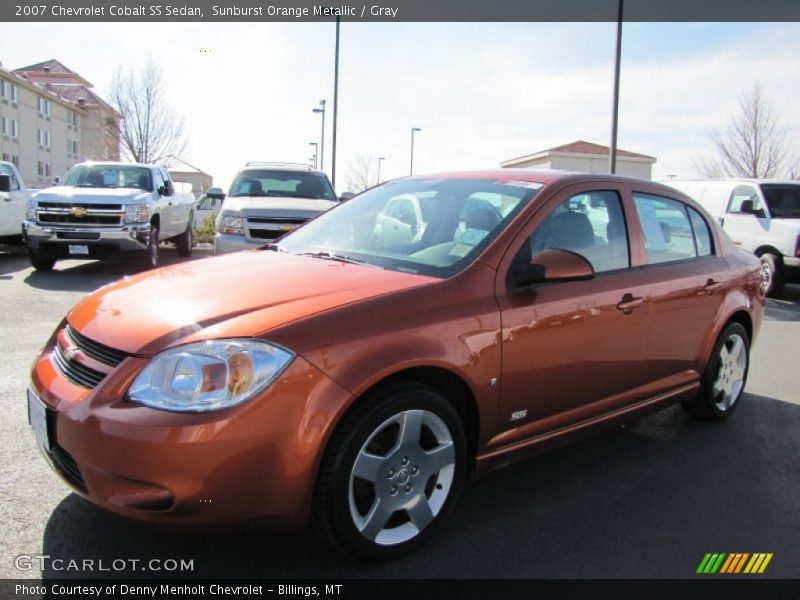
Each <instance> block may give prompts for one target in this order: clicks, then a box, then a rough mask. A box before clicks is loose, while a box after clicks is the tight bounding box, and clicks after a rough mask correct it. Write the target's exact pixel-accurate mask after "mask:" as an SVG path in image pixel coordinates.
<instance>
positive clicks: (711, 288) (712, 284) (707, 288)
mask: <svg viewBox="0 0 800 600" xmlns="http://www.w3.org/2000/svg"><path fill="white" fill-rule="evenodd" d="M723 285H724V284H723V283H722V282H720V281H714V280H713V279H709V280H708V281H706V284H705V285H704V286H703V291H704V292H705V293H706V294H708V295H711V294H713V293H714V292H716V291H717V290H719V289H720V288H722V286H723Z"/></svg>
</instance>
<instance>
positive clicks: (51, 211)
mask: <svg viewBox="0 0 800 600" xmlns="http://www.w3.org/2000/svg"><path fill="white" fill-rule="evenodd" d="M36 215H37V220H38V221H39V223H41V224H43V225H94V226H101V227H114V226H119V225H121V224H122V221H123V219H124V217H125V210H124V209H123V206H122V205H121V204H85V203H74V204H65V203H60V202H40V203H39V204H38V206H37V210H36Z"/></svg>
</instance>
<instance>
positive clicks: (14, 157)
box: [11, 154, 19, 169]
mask: <svg viewBox="0 0 800 600" xmlns="http://www.w3.org/2000/svg"><path fill="white" fill-rule="evenodd" d="M11 162H12V163H14V166H15V167H17V169H19V156H17V155H16V154H12V155H11Z"/></svg>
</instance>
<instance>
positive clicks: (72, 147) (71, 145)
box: [67, 140, 78, 154]
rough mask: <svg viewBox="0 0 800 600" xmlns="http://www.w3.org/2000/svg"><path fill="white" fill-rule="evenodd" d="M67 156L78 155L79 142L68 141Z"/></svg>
mask: <svg viewBox="0 0 800 600" xmlns="http://www.w3.org/2000/svg"><path fill="white" fill-rule="evenodd" d="M67 154H78V141H77V140H67Z"/></svg>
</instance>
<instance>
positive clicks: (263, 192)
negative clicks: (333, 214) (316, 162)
mask: <svg viewBox="0 0 800 600" xmlns="http://www.w3.org/2000/svg"><path fill="white" fill-rule="evenodd" d="M230 195H231V196H273V197H275V196H277V197H281V198H310V199H312V200H330V201H335V200H336V194H335V193H334V191H333V187H332V186H331V184H330V182H329V181H328V178H327V177H326V176H325V175H324V174H322V173H313V172H306V171H288V170H276V169H245V170H244V171H240V172H239V174H238V175H237V176H236V179H234V180H233V185H231V193H230Z"/></svg>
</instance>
